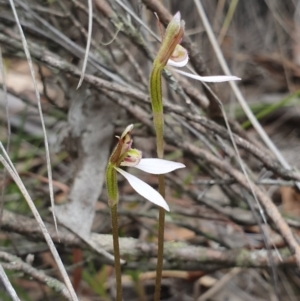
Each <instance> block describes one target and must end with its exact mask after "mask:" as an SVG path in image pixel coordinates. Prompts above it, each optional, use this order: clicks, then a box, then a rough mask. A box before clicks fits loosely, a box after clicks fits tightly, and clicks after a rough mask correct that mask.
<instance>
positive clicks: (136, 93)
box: [0, 0, 300, 301]
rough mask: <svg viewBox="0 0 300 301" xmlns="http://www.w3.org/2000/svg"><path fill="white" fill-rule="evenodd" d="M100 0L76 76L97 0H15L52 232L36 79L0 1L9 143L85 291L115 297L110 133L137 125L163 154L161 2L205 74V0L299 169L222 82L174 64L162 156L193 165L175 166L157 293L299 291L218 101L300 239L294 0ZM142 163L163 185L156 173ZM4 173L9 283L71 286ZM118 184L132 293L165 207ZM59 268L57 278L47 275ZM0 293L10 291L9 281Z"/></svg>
mask: <svg viewBox="0 0 300 301" xmlns="http://www.w3.org/2000/svg"><path fill="white" fill-rule="evenodd" d="M92 2H93V16H92V17H93V19H92V21H93V30H92V40H91V48H90V51H89V57H88V64H87V70H86V75H85V78H84V81H83V84H82V86H81V87H80V88H79V89H76V88H77V85H78V81H79V77H80V74H81V69H82V64H83V60H84V55H85V49H86V44H87V37H88V20H89V11H88V2H87V1H79V0H63V1H55V0H45V1H42V0H40V1H37V0H27V1H22V0H14V1H13V3H14V5H15V7H16V10H17V14H18V17H19V22H20V24H21V26H22V28H23V31H24V34H25V37H26V40H27V43H28V49H29V52H30V54H31V57H32V60H33V67H34V71H35V77H36V81H37V90H38V92H39V94H40V97H41V105H42V110H43V116H44V119H45V126H46V130H47V135H48V140H49V144H50V157H51V166H52V171H53V188H54V200H55V212H56V215H57V218H58V221H59V227H58V229H59V237H60V239H59V238H58V236H57V233H56V231H55V228H54V225H53V218H52V214H51V211H50V210H49V207H50V205H51V204H50V197H49V185H48V184H49V183H48V182H49V180H48V174H47V167H46V150H45V144H44V134H43V131H42V126H41V120H40V117H39V112H38V108H37V99H36V91H35V89H34V86H33V82H32V78H31V75H30V69H29V65H28V60H27V58H26V56H25V52H24V48H23V45H22V41H21V36H20V32H19V30H18V27H17V25H16V20H15V17H14V15H13V13H12V9H11V5H10V1H8V0H0V47H1V57H0V60H1V62H2V64H1V74H2V75H1V77H0V78H1V84H0V106H1V108H2V109H1V110H0V116H1V119H0V137H1V142H2V143H3V145H4V146H5V147H6V148H7V149H8V153H9V157H10V159H11V161H12V162H13V163H14V165H15V168H16V170H17V172H18V174H19V175H20V177H21V179H22V181H23V183H24V185H25V186H26V188H27V190H28V192H29V194H30V196H31V198H32V200H33V201H34V204H35V206H36V208H37V209H38V211H39V213H40V215H41V216H42V218H43V220H44V221H45V223H46V226H47V229H48V231H49V233H50V235H51V237H52V238H53V240H54V242H55V243H56V247H57V249H58V252H59V254H60V256H61V258H62V260H63V262H64V265H65V267H66V269H67V271H68V273H69V275H70V278H71V280H72V283H73V286H74V288H75V290H76V293H77V295H78V297H79V299H80V300H114V293H115V292H114V277H113V267H112V262H111V260H110V258H109V257H107V254H104V255H103V252H102V251H101V250H105V251H107V252H108V253H112V244H111V240H110V231H111V228H110V217H109V211H108V208H107V197H106V191H105V183H104V180H103V179H104V175H103V173H104V171H105V167H106V164H107V160H108V155H109V153H110V152H111V149H112V147H113V146H114V145H115V142H116V140H114V136H115V135H119V134H120V133H121V132H122V131H123V129H124V128H125V127H126V126H127V125H128V124H130V123H133V124H135V129H134V132H133V138H134V147H135V148H138V149H140V150H141V151H142V152H143V156H144V157H153V156H155V139H154V131H153V128H152V120H151V118H152V117H151V110H150V104H149V97H148V79H149V73H150V70H151V64H152V60H153V58H154V57H155V54H156V51H157V49H158V47H159V38H158V39H157V36H158V37H159V36H160V31H159V26H158V24H157V19H156V17H155V15H154V13H153V12H156V13H157V15H158V16H159V19H160V22H161V23H162V24H163V26H165V25H167V23H168V22H169V20H170V18H171V16H172V15H173V14H174V13H176V12H177V11H180V12H181V16H182V19H183V20H185V22H186V31H185V37H184V39H183V41H182V45H183V46H184V47H186V48H187V49H188V52H189V55H190V66H189V68H193V69H194V70H195V71H196V72H197V73H198V74H200V75H218V74H224V70H223V69H222V68H221V67H220V66H221V65H220V61H219V59H218V57H217V55H216V53H215V48H214V47H212V45H211V43H210V40H209V38H208V33H207V29H206V28H205V27H204V25H203V19H202V18H201V16H200V14H199V9H198V8H199V3H200V2H201V5H202V6H203V8H204V11H205V13H206V15H207V18H208V20H209V22H210V25H211V27H212V32H213V34H214V36H215V38H216V39H217V42H218V45H219V47H220V49H221V51H222V53H223V56H224V58H225V60H226V62H227V64H228V66H229V68H230V70H231V73H232V74H234V75H236V76H239V77H241V78H242V80H241V82H239V83H238V89H239V91H240V92H241V93H242V95H243V96H244V98H245V99H246V102H247V104H248V106H249V107H250V109H251V110H252V112H253V113H254V115H255V116H256V118H257V120H258V121H259V122H260V123H261V124H262V126H263V129H264V130H265V132H266V133H267V135H268V136H269V137H270V139H271V140H272V141H273V142H274V144H275V145H276V147H277V148H278V150H279V152H280V153H281V154H282V156H283V157H284V159H285V160H286V162H287V163H289V165H290V166H291V169H289V168H286V166H284V167H282V166H281V164H280V163H279V162H278V161H277V159H276V157H275V156H274V154H273V153H272V152H271V151H270V150H269V149H268V147H266V146H265V144H264V142H263V141H262V140H261V137H260V135H259V134H258V133H257V131H256V130H254V128H253V127H252V125H251V123H250V122H249V121H248V118H247V117H246V114H245V112H244V110H243V109H242V108H241V105H240V104H239V102H238V101H237V95H236V93H235V92H234V90H233V89H232V87H231V86H230V85H229V84H228V83H222V84H215V85H209V86H204V87H203V86H202V84H201V83H200V82H197V81H195V80H190V79H187V78H183V77H182V76H179V75H178V74H175V73H172V72H171V69H170V70H166V72H165V73H164V81H163V91H164V97H165V100H164V101H165V112H166V113H167V117H166V133H165V138H166V158H167V159H171V160H176V161H180V162H183V163H184V164H185V165H186V166H187V168H186V169H184V170H180V171H178V172H175V173H172V174H170V175H167V196H166V200H167V202H168V203H169V205H170V208H171V212H170V214H168V216H167V223H166V235H165V236H166V237H165V239H166V241H167V243H166V252H165V263H164V264H165V269H164V273H163V276H164V279H163V287H162V300H181V301H183V300H187V301H188V300H199V301H200V300H216V301H221V300H237V301H238V300H243V301H246V300H249V301H250V300H291V301H294V300H298V299H299V296H300V278H299V269H298V268H297V267H296V264H295V258H294V257H293V254H292V252H290V251H289V248H288V245H287V244H286V241H285V237H283V236H282V235H281V234H280V233H279V231H278V227H277V226H278V225H277V224H275V223H274V222H272V221H271V219H270V218H269V216H268V214H267V212H264V213H263V214H262V211H263V209H262V208H261V206H259V205H258V204H257V202H256V201H255V198H253V195H252V192H251V189H250V188H249V185H248V183H247V181H246V180H245V175H244V174H243V173H242V172H241V166H240V163H239V160H238V157H237V153H236V151H235V150H234V148H233V144H232V139H231V138H232V137H230V135H229V134H228V128H227V127H226V125H225V122H224V115H223V113H222V110H221V106H220V104H219V103H218V101H220V102H221V103H222V107H223V108H224V111H225V112H226V116H227V117H228V120H229V124H230V128H231V129H232V131H233V132H234V141H235V143H236V144H237V146H238V150H239V153H240V155H241V157H242V161H243V164H244V166H245V169H246V171H247V174H248V175H249V177H250V179H251V183H252V185H253V187H254V188H255V189H254V191H255V192H258V191H259V192H260V193H261V195H262V196H263V197H267V198H268V199H270V200H272V202H273V203H275V204H276V206H277V208H278V210H279V211H280V212H281V214H282V216H283V219H284V220H285V221H286V223H287V224H288V225H289V227H290V228H291V229H292V231H293V233H294V235H295V237H296V239H299V229H300V193H299V190H298V189H297V187H295V181H297V180H298V181H300V174H299V172H297V168H298V169H299V167H300V156H299V153H300V118H299V113H300V111H299V95H300V1H299V0H286V1H283V0H264V1H261V0H252V1H247V0H202V1H196V0H186V1H176V0H151V1H150V0H138V1H137V0H94V1H92ZM155 36H156V37H155ZM136 173H137V172H136ZM138 175H139V177H140V178H142V179H143V180H145V181H146V182H147V183H149V184H151V185H152V186H153V187H156V186H157V182H156V178H155V177H154V176H151V175H145V174H143V173H139V174H138ZM1 178H2V180H1V187H2V198H1V201H2V207H3V212H2V219H1V232H0V261H1V264H2V266H3V267H4V268H5V271H6V273H7V275H8V277H9V280H10V282H11V283H12V285H13V287H14V288H15V290H16V292H17V294H18V295H19V297H20V299H22V300H33V301H37V300H51V301H52V300H63V299H65V298H66V299H68V294H66V295H65V294H63V293H61V292H57V291H55V289H53V287H55V288H56V289H57V290H58V291H60V289H62V288H63V287H64V285H63V280H62V278H61V275H60V273H59V272H58V270H57V265H56V263H55V261H54V260H53V258H52V255H51V253H50V251H49V248H48V246H47V244H46V243H45V240H44V238H43V236H42V234H41V233H40V230H39V228H38V224H37V223H36V222H35V221H34V219H33V216H32V213H31V211H30V209H29V207H28V205H27V203H26V201H25V199H24V197H23V195H22V193H21V192H20V190H19V189H18V187H17V185H16V184H15V182H14V181H13V179H12V178H11V177H10V176H9V174H7V173H5V172H4V169H2V170H1ZM245 181H246V182H245ZM119 183H120V200H121V202H120V218H119V219H120V236H121V237H122V239H121V253H122V258H123V259H124V260H126V264H125V265H124V267H123V272H124V273H123V285H124V292H125V293H124V300H152V298H153V290H154V289H153V287H154V279H155V273H154V268H155V256H156V241H157V237H156V235H157V233H156V230H157V224H156V222H157V208H155V207H153V206H152V205H151V204H148V203H146V202H145V201H144V200H143V199H142V198H141V197H140V196H139V195H137V194H135V193H134V192H133V190H132V189H131V188H130V186H129V185H128V184H127V182H126V181H125V180H124V179H122V178H120V181H119ZM245 183H246V184H245ZM259 201H260V199H259ZM264 217H265V219H264ZM105 234H107V235H105ZM101 252H102V253H101ZM13 256H17V257H13ZM38 275H39V276H38ZM53 278H55V279H57V280H58V281H59V285H57V286H56V285H54V286H52V285H50V284H49V283H50V282H51V281H52V280H53ZM51 279H52V280H51ZM50 280H51V281H50ZM60 285H61V286H60ZM59 288H60V289H59ZM0 299H1V300H10V297H9V295H8V293H7V292H6V290H5V288H4V286H1V287H0Z"/></svg>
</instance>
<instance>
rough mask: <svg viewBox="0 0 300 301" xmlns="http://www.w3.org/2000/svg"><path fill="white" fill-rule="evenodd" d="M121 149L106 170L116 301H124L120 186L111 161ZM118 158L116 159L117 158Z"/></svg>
mask: <svg viewBox="0 0 300 301" xmlns="http://www.w3.org/2000/svg"><path fill="white" fill-rule="evenodd" d="M119 149H120V147H116V149H115V151H114V152H113V154H112V155H111V157H110V162H109V163H108V166H107V169H106V186H107V193H108V204H109V208H110V214H111V228H112V236H113V246H114V258H115V277H116V301H122V278H121V277H122V273H121V263H120V247H119V227H118V200H119V194H118V184H117V172H116V170H115V168H114V165H113V164H112V163H111V160H117V159H118V158H117V155H118V154H119ZM115 157H116V158H115Z"/></svg>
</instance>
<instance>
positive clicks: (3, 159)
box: [0, 142, 78, 301]
mask: <svg viewBox="0 0 300 301" xmlns="http://www.w3.org/2000/svg"><path fill="white" fill-rule="evenodd" d="M0 148H1V150H2V152H3V154H4V157H3V156H2V155H0V162H1V163H2V164H3V166H4V167H5V169H6V170H7V171H8V172H9V174H10V175H11V177H12V178H13V180H14V181H15V183H16V184H17V186H18V187H19V189H20V191H21V193H22V195H23V196H24V198H25V200H26V201H27V204H28V206H29V208H30V209H31V212H32V213H33V215H34V217H35V219H36V221H37V222H38V224H39V227H40V229H41V231H42V233H43V235H44V237H45V240H46V242H47V244H48V246H49V248H50V251H51V253H52V255H53V257H54V259H55V262H56V263H57V266H58V268H59V270H60V272H61V274H62V276H63V279H64V281H65V284H66V286H67V288H68V290H69V292H70V295H71V296H72V300H74V301H78V298H77V296H76V293H75V291H74V289H73V286H72V283H71V281H70V278H69V276H68V274H67V272H66V269H65V267H64V265H63V263H62V261H61V258H60V256H59V254H58V252H57V250H56V248H55V245H54V243H53V241H52V239H51V236H50V234H49V232H48V230H47V228H46V226H45V224H44V222H43V220H42V218H41V216H40V214H39V212H38V211H37V209H36V207H35V205H34V202H33V201H32V199H31V197H30V195H29V193H28V191H27V189H26V187H25V186H24V184H23V182H22V180H21V178H20V176H19V175H18V173H17V171H16V169H15V167H14V165H13V163H12V162H11V160H10V158H9V156H8V154H7V153H6V151H5V149H4V147H3V145H2V143H1V142H0Z"/></svg>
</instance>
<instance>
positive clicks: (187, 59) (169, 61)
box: [167, 55, 189, 68]
mask: <svg viewBox="0 0 300 301" xmlns="http://www.w3.org/2000/svg"><path fill="white" fill-rule="evenodd" d="M188 62H189V56H188V55H187V56H186V57H185V58H184V60H182V61H180V62H175V61H173V60H168V63H167V65H168V66H173V67H178V68H181V67H184V66H186V64H187V63H188Z"/></svg>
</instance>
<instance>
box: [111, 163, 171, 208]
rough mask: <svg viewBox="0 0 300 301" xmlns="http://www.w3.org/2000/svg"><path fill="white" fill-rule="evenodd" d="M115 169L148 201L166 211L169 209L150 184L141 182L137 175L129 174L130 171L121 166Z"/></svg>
mask: <svg viewBox="0 0 300 301" xmlns="http://www.w3.org/2000/svg"><path fill="white" fill-rule="evenodd" d="M116 170H117V171H118V172H119V173H120V174H121V175H123V176H124V178H126V180H127V181H128V182H129V184H130V185H131V187H132V188H133V189H134V190H135V191H136V192H137V193H138V194H140V195H141V196H143V197H144V198H145V199H147V200H148V201H150V202H152V203H154V204H155V205H158V206H160V207H162V208H164V209H165V210H167V211H170V208H169V206H168V204H167V202H166V201H165V200H164V198H163V197H162V196H161V195H160V194H159V193H158V192H157V191H156V190H155V189H153V188H152V187H151V186H149V185H148V184H147V183H145V182H143V181H142V180H140V179H138V178H137V177H135V176H133V175H131V174H130V173H128V172H126V171H124V170H122V169H121V168H117V167H116Z"/></svg>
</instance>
